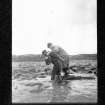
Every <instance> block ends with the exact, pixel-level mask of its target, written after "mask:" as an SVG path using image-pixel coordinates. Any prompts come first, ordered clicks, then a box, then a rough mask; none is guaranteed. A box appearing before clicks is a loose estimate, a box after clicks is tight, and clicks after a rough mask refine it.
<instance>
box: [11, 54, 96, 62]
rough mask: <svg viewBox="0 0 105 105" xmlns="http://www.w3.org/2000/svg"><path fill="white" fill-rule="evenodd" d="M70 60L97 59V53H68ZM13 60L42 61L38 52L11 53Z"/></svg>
mask: <svg viewBox="0 0 105 105" xmlns="http://www.w3.org/2000/svg"><path fill="white" fill-rule="evenodd" d="M70 60H97V54H79V55H70ZM12 61H13V62H27V61H34V62H35V61H36V62H39V61H43V59H42V58H41V55H40V54H37V55H34V54H25V55H19V56H17V55H13V56H12Z"/></svg>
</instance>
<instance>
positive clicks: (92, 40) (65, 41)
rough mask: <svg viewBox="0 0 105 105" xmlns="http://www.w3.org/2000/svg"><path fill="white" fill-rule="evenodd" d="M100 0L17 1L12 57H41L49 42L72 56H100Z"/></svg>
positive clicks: (13, 17)
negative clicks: (29, 55) (98, 51)
mask: <svg viewBox="0 0 105 105" xmlns="http://www.w3.org/2000/svg"><path fill="white" fill-rule="evenodd" d="M96 11H97V7H96V0H13V1H12V53H13V54H16V55H21V54H39V53H41V51H42V50H43V49H47V46H46V44H47V42H52V43H54V44H55V45H59V46H61V47H62V48H64V49H65V50H66V51H67V52H68V53H69V54H86V53H88V54H89V53H97V22H96V20H97V18H96V17H97V16H96V15H97V14H96Z"/></svg>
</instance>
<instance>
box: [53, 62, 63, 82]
mask: <svg viewBox="0 0 105 105" xmlns="http://www.w3.org/2000/svg"><path fill="white" fill-rule="evenodd" d="M61 70H62V62H61V61H57V62H54V66H53V70H52V73H51V80H54V79H55V76H56V75H60V72H61Z"/></svg>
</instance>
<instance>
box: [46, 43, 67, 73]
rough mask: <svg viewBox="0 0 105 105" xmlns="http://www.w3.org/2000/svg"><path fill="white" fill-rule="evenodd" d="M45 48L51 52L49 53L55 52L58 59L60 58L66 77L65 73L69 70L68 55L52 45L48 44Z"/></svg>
mask: <svg viewBox="0 0 105 105" xmlns="http://www.w3.org/2000/svg"><path fill="white" fill-rule="evenodd" d="M47 47H48V48H49V49H50V50H51V52H55V53H56V54H57V55H58V56H59V58H61V60H62V62H63V64H64V72H65V75H67V74H68V73H67V71H68V69H69V55H68V53H67V52H66V51H65V50H64V49H63V48H61V47H59V46H56V45H53V44H52V43H48V44H47Z"/></svg>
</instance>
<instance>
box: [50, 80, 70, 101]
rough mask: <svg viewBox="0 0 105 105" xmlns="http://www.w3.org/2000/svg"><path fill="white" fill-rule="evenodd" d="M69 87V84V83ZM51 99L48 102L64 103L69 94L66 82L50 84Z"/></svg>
mask: <svg viewBox="0 0 105 105" xmlns="http://www.w3.org/2000/svg"><path fill="white" fill-rule="evenodd" d="M69 86H70V82H69ZM52 88H53V89H52V99H51V100H50V102H65V100H66V98H67V96H68V94H69V93H70V87H68V82H67V81H66V82H65V83H64V84H58V83H54V82H53V83H52Z"/></svg>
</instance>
